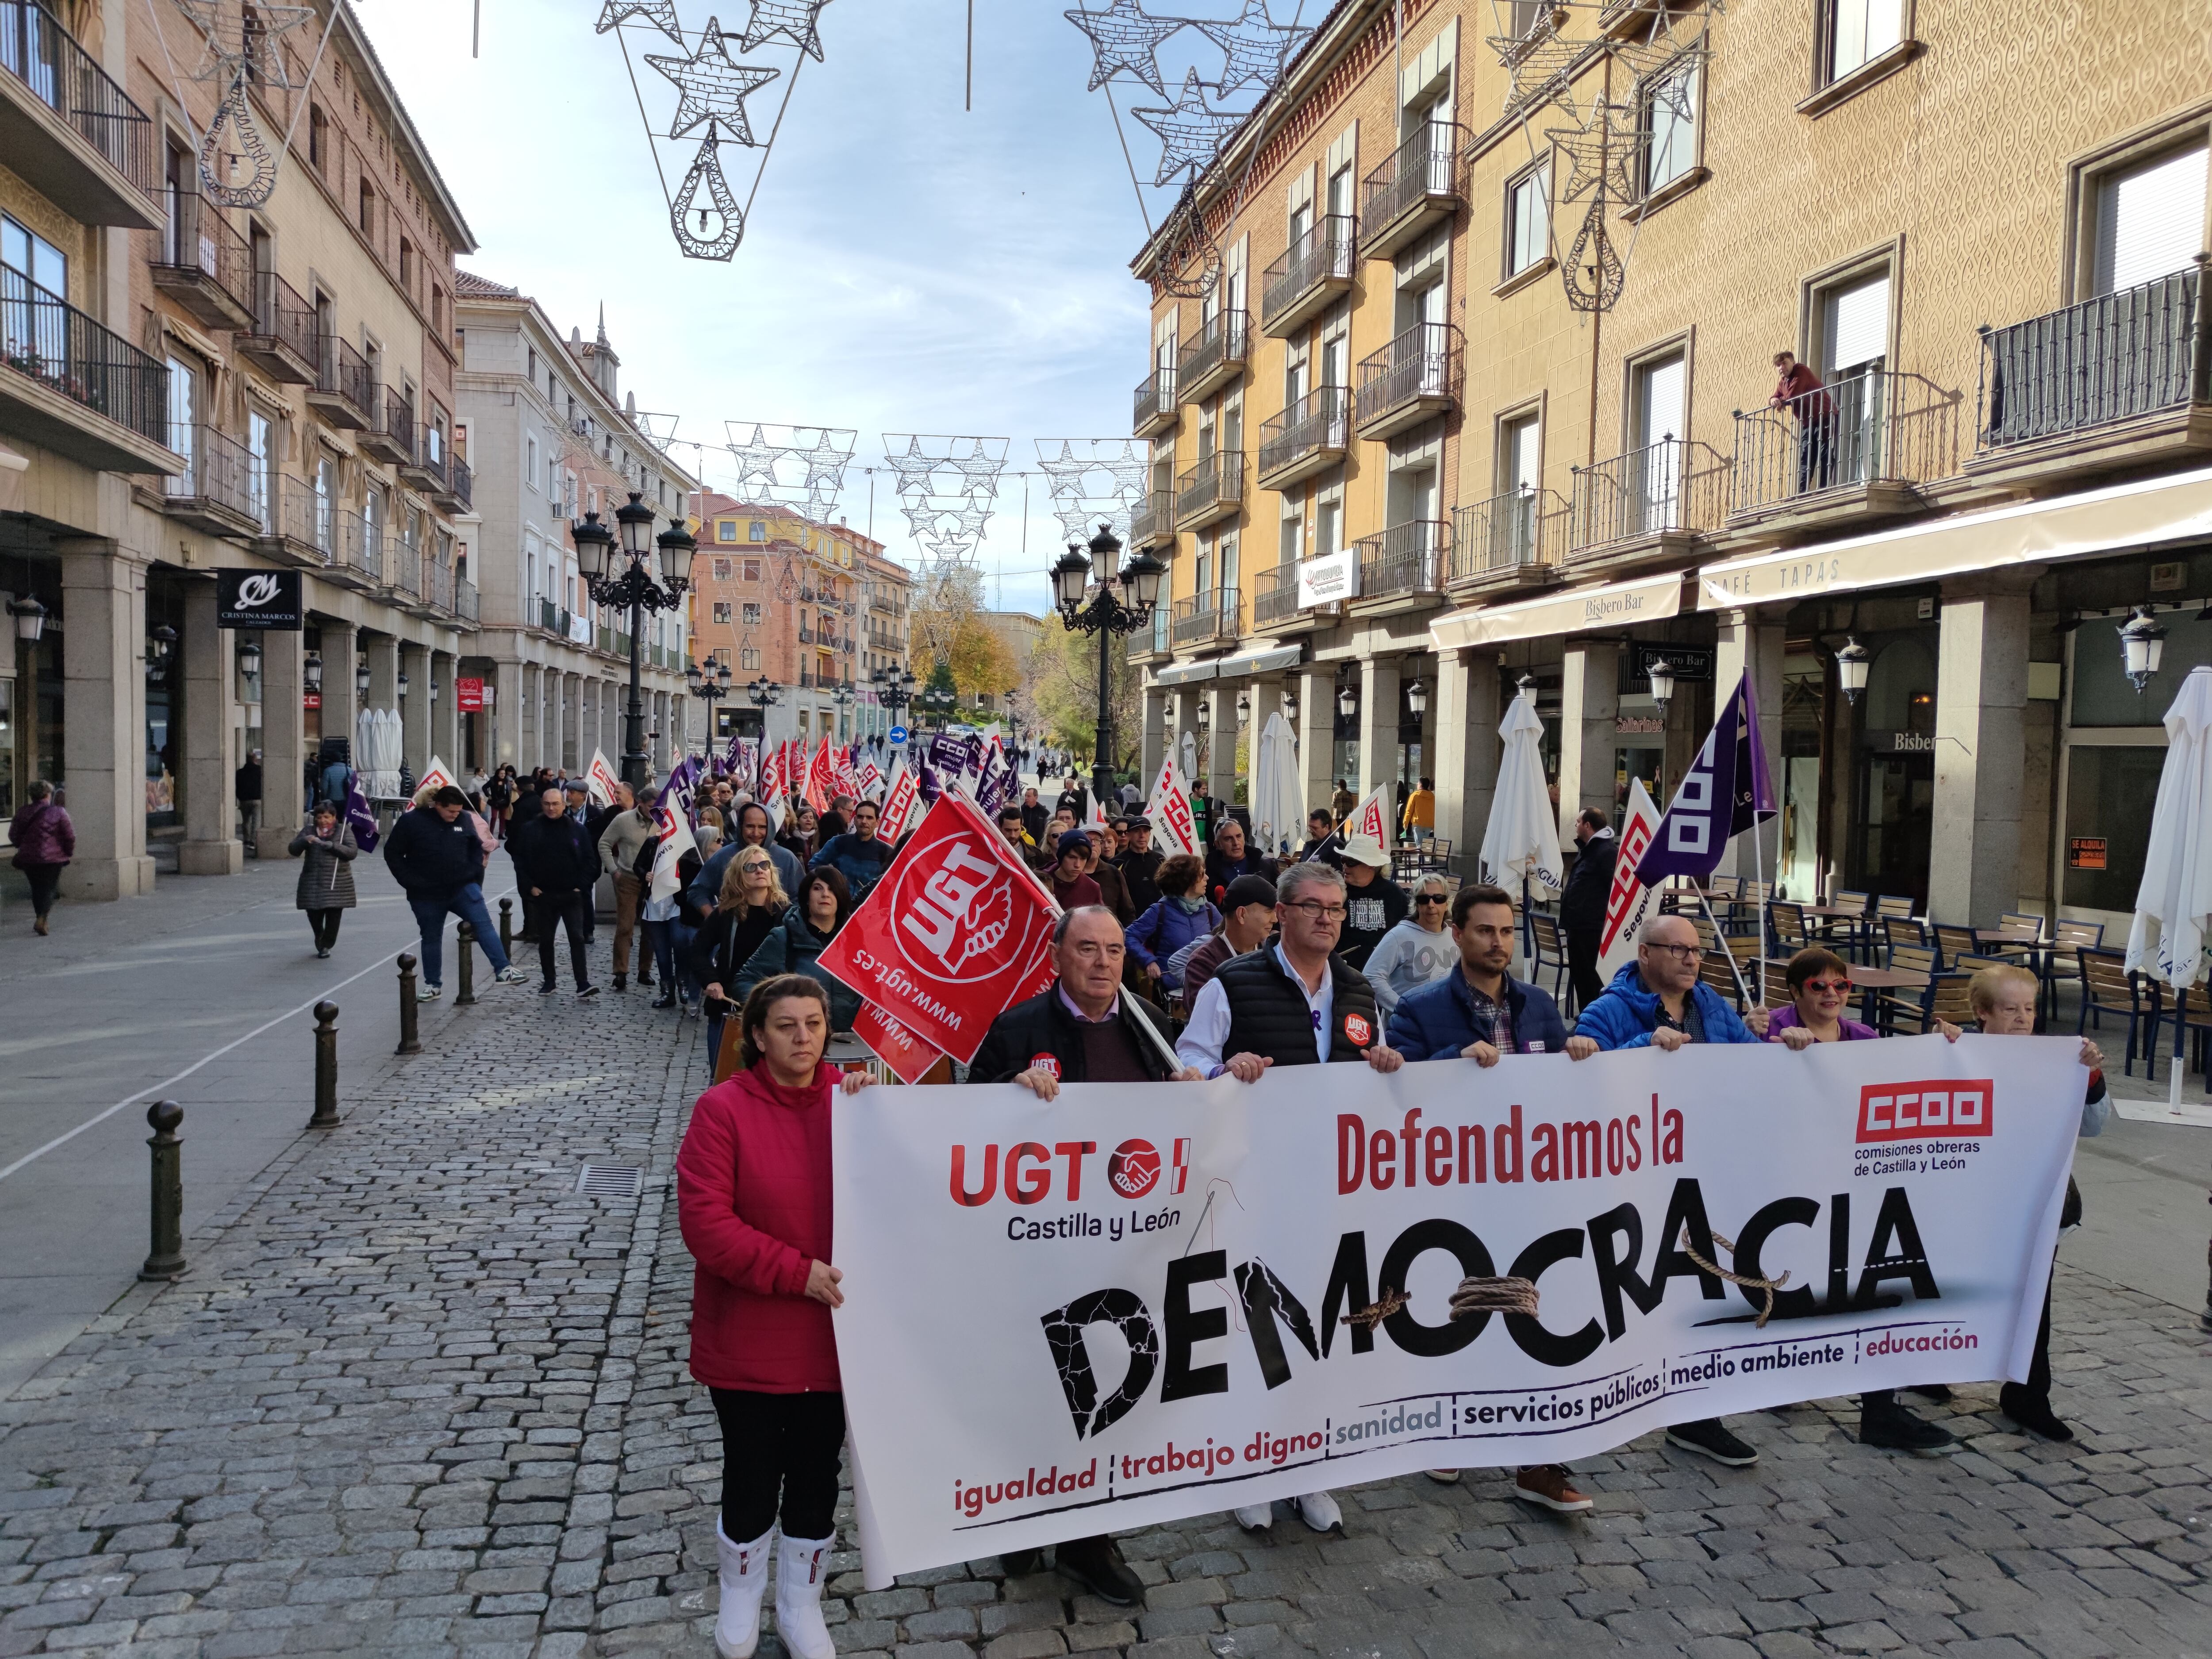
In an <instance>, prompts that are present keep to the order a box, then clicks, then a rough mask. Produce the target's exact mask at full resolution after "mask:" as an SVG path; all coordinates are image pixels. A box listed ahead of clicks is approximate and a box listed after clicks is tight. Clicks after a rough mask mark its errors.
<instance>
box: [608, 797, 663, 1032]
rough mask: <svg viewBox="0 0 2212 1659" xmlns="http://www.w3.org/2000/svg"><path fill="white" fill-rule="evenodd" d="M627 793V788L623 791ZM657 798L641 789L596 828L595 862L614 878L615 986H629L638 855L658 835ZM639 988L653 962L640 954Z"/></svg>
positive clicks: (639, 894) (639, 893) (639, 886)
mask: <svg viewBox="0 0 2212 1659" xmlns="http://www.w3.org/2000/svg"><path fill="white" fill-rule="evenodd" d="M623 793H625V794H627V793H629V792H628V791H627V790H625V791H624V792H623ZM659 804H660V798H659V795H657V794H655V793H653V791H652V790H650V789H641V790H639V791H638V792H637V799H636V800H635V804H634V805H631V806H629V808H627V809H626V810H624V811H620V812H617V813H616V814H615V815H614V816H613V817H611V818H609V819H608V820H607V823H606V828H605V829H602V830H600V831H599V863H600V864H601V866H604V867H605V869H607V870H608V871H610V872H612V874H613V876H614V878H615V989H616V990H617V991H623V990H627V989H629V947H630V939H631V938H632V936H633V935H634V934H635V933H636V932H637V909H638V905H639V903H640V902H641V900H642V898H643V897H644V893H645V878H644V877H642V876H641V875H639V874H638V873H637V868H636V866H637V861H638V856H639V854H641V853H643V852H644V851H645V849H646V848H647V846H649V845H650V844H651V843H652V842H653V841H654V840H655V839H656V838H657V837H658V836H659V831H658V830H657V829H654V828H653V809H654V808H655V807H657V806H658V805H659ZM637 982H638V985H639V987H640V988H641V989H646V990H650V989H651V988H652V987H653V962H652V959H651V958H650V957H645V956H641V957H639V958H638V963H637Z"/></svg>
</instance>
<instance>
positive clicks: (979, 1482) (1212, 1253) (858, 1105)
mask: <svg viewBox="0 0 2212 1659" xmlns="http://www.w3.org/2000/svg"><path fill="white" fill-rule="evenodd" d="M2077 1049H2078V1039H2076V1038H2075V1037H2072V1036H2067V1037H2063V1038H2061V1037H1987V1036H1967V1037H1965V1038H1963V1039H1961V1040H1960V1042H1957V1043H1955V1044H1953V1043H1948V1042H1945V1041H1944V1040H1943V1039H1942V1037H1941V1036H1926V1037H1913V1038H1901V1039H1898V1040H1895V1041H1891V1042H1839V1043H1832V1044H1822V1045H1820V1046H1818V1047H1816V1048H1812V1049H1810V1050H1808V1051H1807V1052H1805V1053H1803V1054H1795V1053H1792V1052H1790V1050H1788V1049H1786V1048H1782V1047H1781V1046H1779V1045H1775V1046H1772V1047H1768V1046H1765V1045H1757V1046H1752V1047H1725V1048H1721V1047H1715V1048H1708V1047H1704V1046H1692V1047H1690V1048H1684V1049H1682V1050H1680V1051H1679V1052H1676V1053H1671V1054H1670V1053H1666V1052H1663V1051H1659V1050H1654V1049H1649V1048H1645V1049H1636V1050H1630V1051H1626V1052H1621V1053H1616V1054H1599V1055H1596V1056H1594V1057H1593V1058H1591V1059H1589V1060H1582V1061H1579V1062H1577V1061H1571V1060H1567V1059H1566V1058H1565V1056H1560V1055H1525V1056H1508V1057H1507V1058H1505V1059H1504V1060H1501V1061H1500V1062H1499V1063H1498V1065H1497V1066H1495V1067H1493V1068H1492V1069H1489V1070H1480V1069H1478V1068H1477V1067H1476V1066H1474V1065H1473V1064H1472V1063H1471V1062H1466V1061H1460V1060H1437V1061H1431V1062H1428V1063H1425V1064H1420V1065H1413V1066H1406V1067H1405V1068H1404V1069H1403V1070H1401V1071H1400V1072H1398V1073H1395V1074H1392V1075H1389V1076H1383V1075H1380V1074H1378V1073H1372V1072H1370V1071H1369V1070H1367V1069H1366V1068H1365V1067H1364V1066H1336V1067H1333V1068H1331V1069H1330V1071H1329V1073H1328V1087H1327V1088H1326V1089H1323V1088H1320V1087H1316V1084H1317V1083H1318V1082H1319V1081H1320V1079H1319V1077H1318V1076H1317V1074H1316V1073H1312V1072H1310V1071H1308V1070H1307V1069H1306V1068H1304V1067H1303V1066H1300V1067H1297V1068H1295V1069H1289V1068H1285V1067H1281V1066H1278V1067H1276V1068H1274V1069H1273V1071H1271V1072H1269V1073H1267V1075H1266V1076H1265V1077H1263V1078H1262V1079H1261V1080H1260V1081H1259V1082H1258V1083H1256V1084H1252V1085H1245V1084H1240V1083H1238V1082H1237V1080H1236V1079H1233V1078H1230V1077H1222V1078H1218V1079H1214V1080H1213V1081H1212V1082H1209V1083H1189V1084H1146V1085H1109V1084H1097V1085H1070V1086H1066V1087H1064V1088H1062V1089H1061V1090H1060V1092H1059V1097H1058V1098H1057V1099H1055V1100H1054V1101H1053V1102H1052V1103H1049V1104H1046V1103H1042V1102H1040V1101H1038V1100H1037V1099H1036V1097H1033V1096H1032V1095H1031V1094H1030V1093H1029V1091H1026V1090H1024V1089H1022V1088H1019V1087H1018V1086H1015V1085H981V1086H974V1087H970V1088H967V1089H963V1090H962V1091H960V1092H959V1096H958V1097H957V1102H948V1103H947V1105H946V1106H945V1107H943V1108H933V1109H927V1110H917V1109H915V1105H914V1099H913V1097H912V1096H910V1095H907V1094H905V1093H903V1092H899V1091H890V1090H887V1089H884V1090H868V1091H862V1092H861V1093H860V1094H859V1095H857V1096H854V1097H851V1098H849V1099H841V1100H840V1101H839V1102H838V1104H837V1111H836V1114H835V1115H834V1116H833V1118H832V1128H831V1150H832V1160H833V1167H834V1170H835V1183H836V1188H835V1202H836V1240H835V1260H836V1264H837V1266H838V1267H839V1268H840V1269H841V1270H842V1273H843V1275H844V1277H843V1280H842V1289H843V1291H844V1292H845V1297H846V1303H845V1305H844V1307H843V1308H842V1309H841V1310H838V1312H837V1314H836V1331H837V1348H838V1358H839V1364H840V1369H841V1370H842V1373H843V1377H844V1390H845V1407H846V1411H847V1413H848V1421H849V1424H850V1425H851V1432H852V1437H853V1447H854V1457H855V1465H856V1469H857V1472H858V1473H857V1479H856V1492H857V1495H858V1497H859V1500H860V1502H859V1523H860V1543H861V1548H862V1550H863V1552H864V1557H865V1567H866V1574H867V1578H868V1582H869V1583H871V1584H875V1583H889V1582H890V1577H891V1575H893V1574H895V1573H900V1572H909V1571H921V1570H924V1569H927V1568H930V1567H934V1566H939V1565H945V1564H946V1563H951V1562H957V1561H965V1560H971V1559H976V1558H978V1557H984V1556H992V1555H999V1554H1002V1553H1005V1552H1006V1551H1008V1550H1011V1549H1018V1548H1024V1547H1036V1546H1041V1545H1046V1544H1050V1543H1053V1542H1055V1541H1059V1540H1061V1539H1066V1538H1070V1537H1076V1536H1080V1535H1085V1534H1092V1533H1098V1532H1111V1531H1119V1530H1122V1529H1126V1528H1138V1527H1145V1526H1152V1525H1158V1524H1164V1523H1166V1522H1173V1521H1176V1520H1179V1519H1182V1518H1184V1517H1187V1516H1194V1515H1202V1514H1210V1513H1213V1512H1217V1511H1219V1510H1226V1509H1229V1508H1231V1507H1232V1506H1236V1505H1240V1504H1259V1503H1264V1502H1267V1501H1269V1500H1271V1499H1274V1498H1290V1497H1293V1496H1296V1495H1297V1494H1301V1493H1304V1492H1316V1491H1320V1490H1325V1489H1327V1488H1329V1487H1332V1486H1336V1487H1340V1486H1349V1485H1352V1484H1353V1483H1355V1482H1362V1481H1371V1480H1385V1479H1389V1478H1391V1477H1394V1476H1397V1475H1402V1474H1408V1473H1411V1472H1412V1471H1413V1470H1415V1469H1422V1468H1448V1467H1490V1468H1512V1467H1515V1466H1518V1465H1523V1464H1530V1463H1546V1462H1562V1461H1565V1460H1567V1459H1571V1458H1574V1457H1578V1456H1586V1455H1595V1454H1597V1453H1599V1452H1602V1451H1605V1450H1607V1449H1611V1448H1613V1447H1616V1446H1619V1445H1621V1444H1624V1443H1626V1442H1628V1441H1630V1440H1632V1439H1634V1438H1635V1437H1638V1436H1639V1435H1642V1434H1644V1433H1646V1432H1649V1431H1653V1430H1656V1429H1658V1428H1660V1427H1662V1426H1663V1425H1668V1424H1672V1423H1678V1422H1685V1421H1691V1420H1695V1419H1705V1418H1711V1417H1716V1416H1725V1415H1728V1414H1730V1413H1745V1412H1752V1411H1757V1410H1760V1409H1763V1408H1765V1407H1775V1406H1780V1405H1784V1404H1787V1403H1790V1402H1792V1401H1802V1400H1813V1399H1820V1398H1824V1397H1831V1396H1835V1395H1854V1394H1858V1393H1862V1392H1863V1391H1865V1390H1867V1389H1891V1388H1902V1387H1909V1386H1912V1385H1915V1384H1920V1383H1972V1382H1982V1381H1989V1380H1992V1379H1995V1378H1998V1377H2011V1378H2015V1379H2016V1378H2020V1377H2022V1376H2025V1375H2026V1374H2027V1366H2028V1364H2029V1360H2030V1358H2031V1355H2032V1354H2033V1349H2034V1344H2035V1335H2036V1328H2037V1325H2038V1322H2039V1317H2040V1315H2041V1311H2042V1306H2043V1297H2044V1291H2045V1284H2046V1282H2047V1279H2048V1277H2049V1274H2050V1271H2051V1251H2052V1248H2053V1245H2054V1243H2055V1241H2056V1238H2057V1224H2058V1212H2059V1206H2060V1202H2061V1200H2062V1199H2063V1195H2064V1192H2065V1187H2066V1178H2067V1172H2068V1170H2069V1166H2070V1164H2071V1161H2072V1156H2073V1147H2074V1139H2075V1133H2076V1132H2077V1130H2078V1128H2079V1127H2080V1119H2081V1098H2082V1092H2083V1089H2084V1087H2085V1085H2086V1081H2087V1073H2086V1072H2085V1071H2084V1069H2083V1068H2082V1067H2081V1066H2080V1065H2079V1064H2078V1062H2077V1058H2076V1055H2077ZM1470 1279H1471V1280H1474V1281H1475V1282H1474V1284H1472V1285H1468V1284H1465V1283H1464V1281H1467V1280H1470ZM1455 1296H1458V1297H1462V1302H1461V1306H1462V1309H1463V1310H1464V1312H1465V1316H1462V1317H1460V1318H1456V1319H1455V1318H1454V1317H1453V1316H1452V1310H1453V1302H1454V1298H1455ZM1770 1298H1771V1301H1770Z"/></svg>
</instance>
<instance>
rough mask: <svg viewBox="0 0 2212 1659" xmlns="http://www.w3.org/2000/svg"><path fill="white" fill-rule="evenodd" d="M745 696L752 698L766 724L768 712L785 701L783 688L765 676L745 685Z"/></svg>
mask: <svg viewBox="0 0 2212 1659" xmlns="http://www.w3.org/2000/svg"><path fill="white" fill-rule="evenodd" d="M745 696H748V697H750V698H751V699H752V705H753V707H754V708H757V709H759V710H760V711H761V714H762V715H763V723H764V722H765V717H766V715H767V714H768V711H769V709H771V708H775V706H776V704H778V703H780V702H782V701H783V688H782V687H781V686H780V685H778V684H776V683H775V681H774V680H772V679H770V678H769V677H768V676H767V675H765V674H763V675H761V676H760V677H759V678H757V679H753V680H749V681H747V682H746V683H745Z"/></svg>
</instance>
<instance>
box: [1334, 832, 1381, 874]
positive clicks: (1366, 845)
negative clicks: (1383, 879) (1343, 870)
mask: <svg viewBox="0 0 2212 1659" xmlns="http://www.w3.org/2000/svg"><path fill="white" fill-rule="evenodd" d="M1344 856H1345V857H1346V858H1348V859H1352V860H1356V861H1357V862H1358V863H1361V864H1365V865H1371V866H1374V867H1375V868H1376V869H1377V870H1387V869H1389V867H1390V855H1389V854H1388V853H1386V852H1384V851H1383V845H1382V843H1381V842H1378V841H1376V839H1375V838H1374V836H1346V838H1345V842H1344Z"/></svg>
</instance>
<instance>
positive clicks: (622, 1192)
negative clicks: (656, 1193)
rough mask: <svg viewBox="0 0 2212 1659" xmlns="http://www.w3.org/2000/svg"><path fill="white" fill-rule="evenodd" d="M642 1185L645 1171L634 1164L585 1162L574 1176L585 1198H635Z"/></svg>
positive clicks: (577, 1187)
mask: <svg viewBox="0 0 2212 1659" xmlns="http://www.w3.org/2000/svg"><path fill="white" fill-rule="evenodd" d="M644 1186H645V1171H644V1170H641V1169H639V1168H638V1167H637V1166H636V1165H635V1164H586V1165H584V1168H583V1171H582V1173H580V1175H578V1176H577V1177H576V1190H577V1191H578V1192H579V1193H581V1194H583V1195H584V1196H585V1197H586V1198H635V1197H636V1196H637V1195H638V1194H639V1193H640V1192H641V1190H642V1189H643V1188H644Z"/></svg>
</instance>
